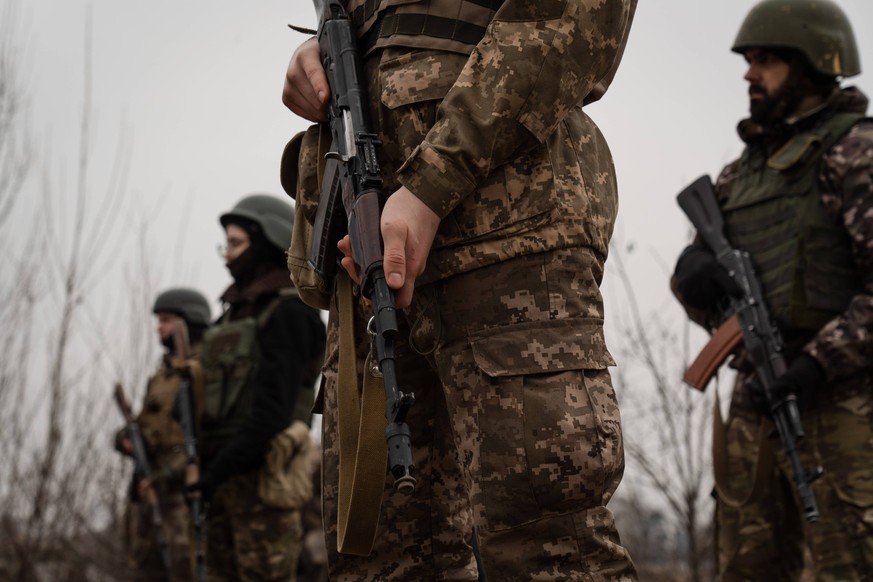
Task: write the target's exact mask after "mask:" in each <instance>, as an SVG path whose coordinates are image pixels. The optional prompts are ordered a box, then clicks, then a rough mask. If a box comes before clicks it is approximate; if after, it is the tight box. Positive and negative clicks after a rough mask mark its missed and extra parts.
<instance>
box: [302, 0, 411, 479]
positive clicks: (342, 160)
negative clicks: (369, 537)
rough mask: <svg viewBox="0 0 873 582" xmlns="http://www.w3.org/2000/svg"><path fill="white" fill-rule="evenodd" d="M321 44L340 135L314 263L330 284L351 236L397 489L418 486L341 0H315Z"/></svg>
mask: <svg viewBox="0 0 873 582" xmlns="http://www.w3.org/2000/svg"><path fill="white" fill-rule="evenodd" d="M315 8H316V12H317V13H318V16H319V22H318V31H317V35H318V44H319V47H320V49H321V60H322V65H323V66H324V70H325V72H326V73H327V78H328V83H329V84H330V89H331V99H330V103H329V106H328V118H329V124H330V129H331V135H332V137H333V143H332V146H331V151H330V152H329V153H328V154H327V158H328V159H327V161H326V163H325V169H324V175H323V178H322V190H321V195H320V199H319V202H318V210H317V212H316V216H315V224H314V228H313V234H312V250H311V254H310V257H309V262H310V263H311V264H312V266H313V268H314V269H315V270H316V271H317V272H318V273H319V274H321V275H322V276H324V277H325V278H327V279H332V278H333V277H334V276H335V274H336V270H337V259H338V252H337V246H336V245H337V242H338V241H339V240H340V239H342V238H343V237H344V236H345V235H346V234H348V235H349V238H350V239H351V247H352V258H353V259H354V262H355V266H356V268H357V270H358V274H359V275H360V281H361V285H360V287H361V292H362V293H363V295H364V296H365V297H367V298H368V299H370V300H371V301H372V302H373V312H374V313H373V319H371V320H370V325H368V331H369V332H370V333H371V334H372V335H373V337H374V340H375V347H376V350H375V351H376V357H377V359H378V361H379V369H380V370H381V372H382V376H383V379H384V382H385V396H386V398H385V417H386V418H387V419H388V426H387V427H386V429H385V438H386V440H387V444H388V458H389V465H390V468H391V473H392V475H394V478H395V484H394V486H395V488H396V489H397V490H398V491H403V492H411V491H412V490H413V489H414V488H415V479H414V478H413V477H412V472H413V470H414V469H415V466H414V465H413V463H412V445H411V442H410V431H409V427H408V426H407V425H406V415H407V413H408V411H409V407H410V406H411V405H412V403H413V402H414V400H415V397H414V395H413V394H412V393H403V392H401V391H400V389H399V387H398V384H397V375H396V372H395V367H394V358H395V356H394V337H395V335H396V334H397V312H396V310H395V307H394V293H393V292H392V291H391V289H390V288H389V287H388V283H387V282H386V281H385V272H384V270H383V268H382V253H383V243H382V235H381V230H380V222H379V221H380V216H381V212H382V205H383V204H384V195H383V192H382V177H381V173H380V169H379V162H378V161H377V159H376V150H377V148H378V147H379V146H380V145H381V142H380V141H379V139H378V137H377V136H376V134H374V133H373V130H372V126H371V123H370V116H369V113H368V107H369V100H368V98H367V87H366V84H365V83H364V78H363V67H362V65H361V56H360V53H359V51H358V47H357V42H356V36H355V31H354V28H353V26H352V22H351V20H350V19H349V17H348V14H347V13H346V10H345V8H344V7H343V4H342V2H341V1H340V0H315Z"/></svg>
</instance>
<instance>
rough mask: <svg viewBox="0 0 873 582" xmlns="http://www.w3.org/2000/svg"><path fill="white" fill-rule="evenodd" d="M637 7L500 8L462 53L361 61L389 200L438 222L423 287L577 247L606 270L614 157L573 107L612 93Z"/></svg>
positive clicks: (512, 0)
mask: <svg viewBox="0 0 873 582" xmlns="http://www.w3.org/2000/svg"><path fill="white" fill-rule="evenodd" d="M635 4H636V2H635V1H634V0H606V1H604V2H587V1H582V0H550V1H547V2H542V1H539V0H506V1H505V2H504V3H503V4H502V6H501V7H500V9H499V10H498V11H497V13H496V14H495V16H494V18H493V20H492V22H491V24H490V25H489V26H488V27H487V29H486V33H485V37H484V38H483V39H482V40H481V41H480V42H479V44H478V45H477V46H476V47H475V49H474V50H473V52H472V54H470V55H469V56H468V55H463V54H457V53H450V52H446V51H436V50H426V49H425V50H423V49H409V48H393V47H392V48H388V49H385V50H383V51H380V52H376V53H374V54H372V55H371V56H370V57H368V58H367V59H366V62H365V68H366V70H367V73H366V74H367V78H368V89H369V92H370V97H371V101H372V103H373V120H374V123H375V125H376V131H377V133H378V134H379V135H380V137H381V138H382V142H383V144H384V147H383V148H382V149H383V155H382V159H381V160H380V162H381V163H382V168H383V175H384V177H385V180H386V184H385V189H386V192H387V193H389V194H390V193H391V192H393V191H394V190H395V189H396V188H397V187H399V186H400V185H401V184H402V185H405V186H406V187H408V188H409V189H410V190H411V191H412V192H413V193H414V194H415V195H416V196H418V197H419V198H420V199H421V200H422V201H423V202H424V203H425V204H427V205H428V207H430V208H431V209H432V210H433V211H434V212H435V213H437V214H438V215H439V216H440V218H441V219H442V223H441V226H440V229H439V232H438V233H437V237H436V240H435V241H434V246H433V249H432V253H431V256H430V257H429V260H428V271H427V272H426V273H425V275H424V277H423V278H422V279H421V282H426V281H427V280H434V279H439V278H443V277H447V276H450V275H453V274H456V273H459V272H463V271H468V270H471V269H474V268H477V267H480V266H484V265H487V264H490V263H494V262H498V261H502V260H506V259H508V258H511V257H513V256H518V255H523V254H529V253H536V252H543V251H546V250H550V249H554V248H560V247H567V246H585V247H589V248H591V249H592V250H593V251H594V253H595V254H596V255H597V256H598V257H600V258H601V259H603V258H604V257H605V256H606V253H607V247H608V242H609V237H610V236H611V234H612V226H613V223H614V219H615V213H616V210H617V197H616V183H615V176H614V168H613V162H612V156H611V154H610V152H609V149H608V147H607V145H606V141H605V140H604V138H603V136H602V135H601V134H600V131H599V130H598V128H597V127H596V125H595V124H594V123H593V122H592V121H591V119H590V118H588V116H587V115H586V114H585V113H583V111H582V104H583V100H585V99H586V97H588V98H589V100H590V99H591V97H590V95H592V94H597V96H598V97H599V89H600V90H602V88H603V86H604V85H605V84H608V82H609V80H610V79H611V76H612V75H613V74H614V72H615V68H616V67H617V63H618V61H619V59H620V58H621V55H622V52H623V49H624V45H625V44H626V37H627V32H628V27H629V26H630V20H631V17H632V12H633V7H634V6H635Z"/></svg>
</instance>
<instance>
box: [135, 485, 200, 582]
mask: <svg viewBox="0 0 873 582" xmlns="http://www.w3.org/2000/svg"><path fill="white" fill-rule="evenodd" d="M160 495H161V496H160V504H159V505H160V511H161V521H162V522H163V533H164V539H165V540H166V542H167V551H168V552H169V556H170V566H171V571H170V577H169V579H170V580H172V581H173V582H177V581H178V582H181V581H187V580H191V578H192V575H193V572H194V570H193V561H192V554H191V547H192V546H191V544H190V543H189V539H190V536H191V527H192V526H191V514H190V512H189V511H188V507H187V505H186V503H185V498H184V496H183V494H182V493H181V492H180V491H163V492H161V494H160ZM126 522H127V531H126V532H125V538H126V540H125V541H126V546H127V555H128V563H129V564H130V568H131V578H132V579H134V580H142V581H143V582H145V581H150V580H167V578H168V577H167V569H166V566H165V565H164V562H163V559H162V557H161V552H160V547H159V545H158V542H157V537H156V534H155V528H154V525H152V515H151V510H150V509H149V508H148V506H147V505H146V504H145V503H132V504H131V505H129V506H128V509H127V516H126Z"/></svg>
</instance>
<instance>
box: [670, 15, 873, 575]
mask: <svg viewBox="0 0 873 582" xmlns="http://www.w3.org/2000/svg"><path fill="white" fill-rule="evenodd" d="M733 51H734V52H737V53H739V54H741V55H742V56H743V57H744V58H745V59H746V62H747V63H748V69H747V71H746V74H745V80H746V82H747V83H748V90H749V102H750V114H751V115H750V117H749V118H748V119H745V120H743V121H741V122H740V124H739V126H738V130H739V134H740V137H741V138H742V140H743V141H744V142H745V149H744V151H743V153H742V155H741V156H740V158H739V159H738V160H736V161H734V162H733V163H731V164H729V165H728V166H727V167H725V168H724V169H723V170H722V172H721V175H720V176H719V178H718V180H717V183H716V192H717V195H718V199H719V204H720V205H721V209H722V212H723V215H724V219H725V233H724V234H725V236H726V237H727V238H728V240H729V242H730V243H731V245H732V246H734V247H735V248H738V249H741V250H744V251H747V252H748V253H749V255H750V258H751V261H752V264H753V266H754V269H755V272H756V275H757V277H758V279H759V280H760V283H761V286H762V291H763V294H764V298H765V300H766V303H767V307H768V311H769V312H770V314H771V316H772V317H773V319H774V322H775V323H776V325H777V327H778V329H779V332H780V334H781V335H782V338H783V340H784V343H785V354H784V355H785V359H786V362H787V364H788V369H787V372H786V373H785V374H784V375H783V376H781V377H780V378H778V379H777V380H776V382H775V383H774V386H773V389H772V391H771V394H772V395H773V397H774V400H773V402H774V403H779V402H784V401H786V400H787V399H790V398H796V399H797V401H798V404H799V407H800V411H801V421H802V424H803V428H804V431H805V438H803V439H802V441H801V442H800V444H799V455H800V461H801V464H802V465H803V466H804V467H810V468H811V467H816V466H821V467H823V469H824V474H823V476H822V477H821V478H819V479H818V480H816V481H815V482H814V483H813V485H812V490H813V493H814V495H815V498H816V500H817V503H818V509H819V512H820V517H819V519H818V521H817V522H814V523H810V522H807V521H806V520H805V519H804V518H803V515H802V512H801V509H800V508H799V506H798V498H797V493H796V488H795V487H794V484H793V482H792V471H791V469H790V467H788V465H787V462H786V457H785V455H784V454H783V452H782V450H781V448H780V447H779V446H778V445H776V446H775V447H774V448H775V449H776V452H775V459H774V461H773V462H772V463H769V464H768V463H766V462H765V463H761V464H757V469H755V468H754V467H756V460H755V459H756V454H757V451H758V450H759V447H760V446H765V445H766V444H767V440H768V439H767V437H766V432H767V430H766V428H765V429H764V430H763V431H762V432H761V434H762V435H763V436H760V437H759V436H758V435H759V427H760V426H762V423H763V422H764V417H765V416H767V415H769V408H768V407H767V406H766V405H763V404H762V400H763V398H762V395H761V388H760V384H758V383H757V382H756V379H755V376H754V371H753V370H752V369H750V363H749V361H748V358H747V357H746V355H745V354H744V353H742V352H741V353H739V354H737V357H736V358H735V359H734V360H733V366H734V367H735V368H736V369H737V373H738V375H737V381H736V385H735V388H734V392H733V396H732V399H731V406H730V417H729V419H728V421H727V425H726V429H725V431H724V436H725V440H726V442H727V447H726V451H725V452H724V453H723V454H719V453H718V452H717V451H716V456H715V460H716V462H720V458H721V460H723V461H724V462H725V463H726V465H725V466H726V467H727V469H728V474H729V478H728V481H729V482H728V483H719V489H720V490H721V494H720V495H719V497H718V527H717V530H718V554H719V564H718V566H719V577H720V579H721V580H796V579H799V576H800V572H801V570H802V568H803V564H804V546H806V547H807V548H808V549H809V552H810V555H811V557H812V562H813V565H814V568H815V575H816V579H817V580H871V579H873V446H871V443H873V334H871V329H873V121H871V120H870V118H868V117H867V116H866V111H867V105H868V100H867V97H866V96H865V95H863V94H862V93H861V91H859V90H858V89H857V88H855V87H841V85H840V82H841V80H842V79H843V78H845V77H851V76H854V75H857V74H858V73H860V72H861V65H860V60H859V57H858V50H857V46H856V44H855V37H854V34H853V31H852V27H851V25H850V23H849V21H848V19H847V17H846V15H845V14H844V12H843V11H842V10H841V9H840V7H839V6H838V5H837V4H835V3H834V2H832V1H830V0H764V1H762V2H759V3H758V4H756V5H755V6H754V7H753V8H752V10H751V11H750V12H749V14H748V15H747V16H746V18H745V20H744V22H743V23H742V26H741V27H740V30H739V33H738V34H737V37H736V40H735V42H734V44H733ZM728 280H729V279H728V277H727V276H726V273H725V272H724V270H723V269H722V267H720V266H719V264H718V263H717V262H716V261H715V259H714V258H713V256H712V254H711V253H710V252H709V251H708V249H707V248H706V247H705V246H704V245H703V244H702V243H700V242H695V243H693V244H692V245H690V246H689V247H687V248H686V249H685V250H684V251H683V253H682V254H681V256H680V257H679V260H678V261H677V264H676V269H675V273H674V279H673V284H674V289H675V291H676V293H677V296H678V297H679V299H680V300H681V301H682V302H683V304H684V305H685V306H686V310H687V311H688V312H689V315H691V316H692V318H694V319H695V320H696V321H697V322H698V323H701V324H702V325H704V326H705V327H707V328H708V329H710V330H712V329H714V328H715V326H717V325H718V324H719V323H720V322H719V311H718V309H717V304H718V303H719V302H720V301H721V300H722V299H723V298H724V296H725V294H726V293H728V292H729V291H730V290H729V289H728V288H727V287H728V286H729V285H726V283H725V282H726V281H728ZM777 405H778V404H777ZM763 426H765V427H766V423H764V425H763ZM756 476H760V477H761V480H760V481H757V482H758V483H763V486H756V487H754V488H753V483H755V482H756V479H755V477H756ZM755 490H760V492H761V493H760V495H756V494H752V493H754V492H755ZM734 497H735V498H734ZM744 497H745V498H749V497H750V498H751V500H750V501H749V502H747V503H745V504H743V503H742V501H743V499H744Z"/></svg>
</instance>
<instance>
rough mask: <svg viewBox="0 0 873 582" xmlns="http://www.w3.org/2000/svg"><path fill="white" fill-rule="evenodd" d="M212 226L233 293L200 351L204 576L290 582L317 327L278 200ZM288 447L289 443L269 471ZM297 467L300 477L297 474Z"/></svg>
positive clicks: (237, 210)
mask: <svg viewBox="0 0 873 582" xmlns="http://www.w3.org/2000/svg"><path fill="white" fill-rule="evenodd" d="M220 222H221V225H222V226H223V227H224V231H225V238H226V243H227V244H226V246H225V247H224V259H225V261H226V265H227V268H228V271H229V272H230V274H231V276H232V277H233V284H232V285H231V286H230V287H228V289H227V290H225V292H224V293H223V294H222V296H221V300H222V303H223V305H224V307H225V310H224V312H223V313H222V315H221V316H220V317H219V318H218V320H217V321H216V322H215V323H214V325H213V326H212V327H211V328H210V329H209V331H208V332H207V333H206V335H205V337H204V341H203V350H202V363H203V376H204V383H205V390H204V392H205V394H204V405H203V414H202V417H201V435H200V441H199V444H200V448H201V458H202V463H203V468H202V473H201V478H200V483H199V484H197V486H196V487H195V489H199V490H200V491H201V492H202V495H203V497H204V499H205V500H206V501H207V502H208V504H209V509H208V512H207V519H206V531H207V552H206V557H207V574H208V577H209V580H210V582H219V581H229V582H231V581H232V582H272V581H275V582H288V581H290V580H294V579H295V573H296V571H297V561H298V558H299V556H300V551H301V544H302V538H303V529H302V525H301V521H300V508H301V507H302V506H303V503H304V502H305V500H308V499H309V497H311V495H312V481H311V477H310V463H309V458H308V451H309V447H308V438H309V424H310V420H311V409H312V401H313V398H314V392H315V386H314V384H315V381H316V379H317V377H318V374H319V370H320V368H321V363H322V359H323V354H324V341H325V337H324V336H325V331H324V324H323V323H322V321H321V318H320V316H319V314H318V312H317V311H316V310H315V309H312V308H311V307H308V306H306V305H304V304H303V302H301V301H300V299H298V297H297V291H296V290H295V289H294V286H293V284H292V283H291V279H290V277H289V274H288V268H287V266H286V264H285V249H286V248H287V247H288V243H289V241H290V240H291V231H292V227H293V224H294V210H293V208H292V207H291V206H290V205H289V204H288V203H287V202H285V201H284V200H281V199H279V198H277V197H275V196H271V195H268V194H251V195H249V196H246V197H244V198H242V199H241V200H240V201H239V202H238V203H237V204H236V205H235V206H234V207H233V208H232V209H231V210H230V211H229V212H226V213H224V214H222V215H221V217H220ZM286 437H288V438H291V439H292V441H293V442H291V443H290V444H288V446H287V447H281V448H282V449H283V450H284V451H285V452H284V453H282V454H281V455H280V457H278V461H277V462H275V463H274V462H271V461H270V459H271V458H274V454H273V453H274V452H275V450H276V449H277V447H279V446H280V444H282V443H288V440H287V439H286ZM301 455H302V456H303V457H305V461H306V462H305V463H302V464H301V463H299V462H298V460H300V458H301ZM276 466H277V467H276ZM298 468H299V469H301V470H302V471H303V473H304V474H296V475H295V474H294V473H295V472H297V471H298ZM274 469H275V470H274ZM277 471H278V472H277ZM285 472H290V474H285ZM277 476H279V477H283V478H289V477H291V478H294V479H297V480H302V481H305V483H306V487H305V489H306V491H305V493H306V497H305V499H304V500H302V501H297V500H295V498H293V497H292V493H293V492H290V491H288V492H285V491H283V490H282V489H281V483H280V484H278V485H276V486H275V487H279V488H280V491H279V493H280V495H279V496H278V498H277V497H274V496H272V495H271V496H270V497H266V492H268V491H271V490H275V487H273V486H271V488H269V489H268V488H266V487H265V486H266V485H267V482H271V481H273V480H274V479H273V478H274V477H277ZM285 493H287V495H284V494H285Z"/></svg>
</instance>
